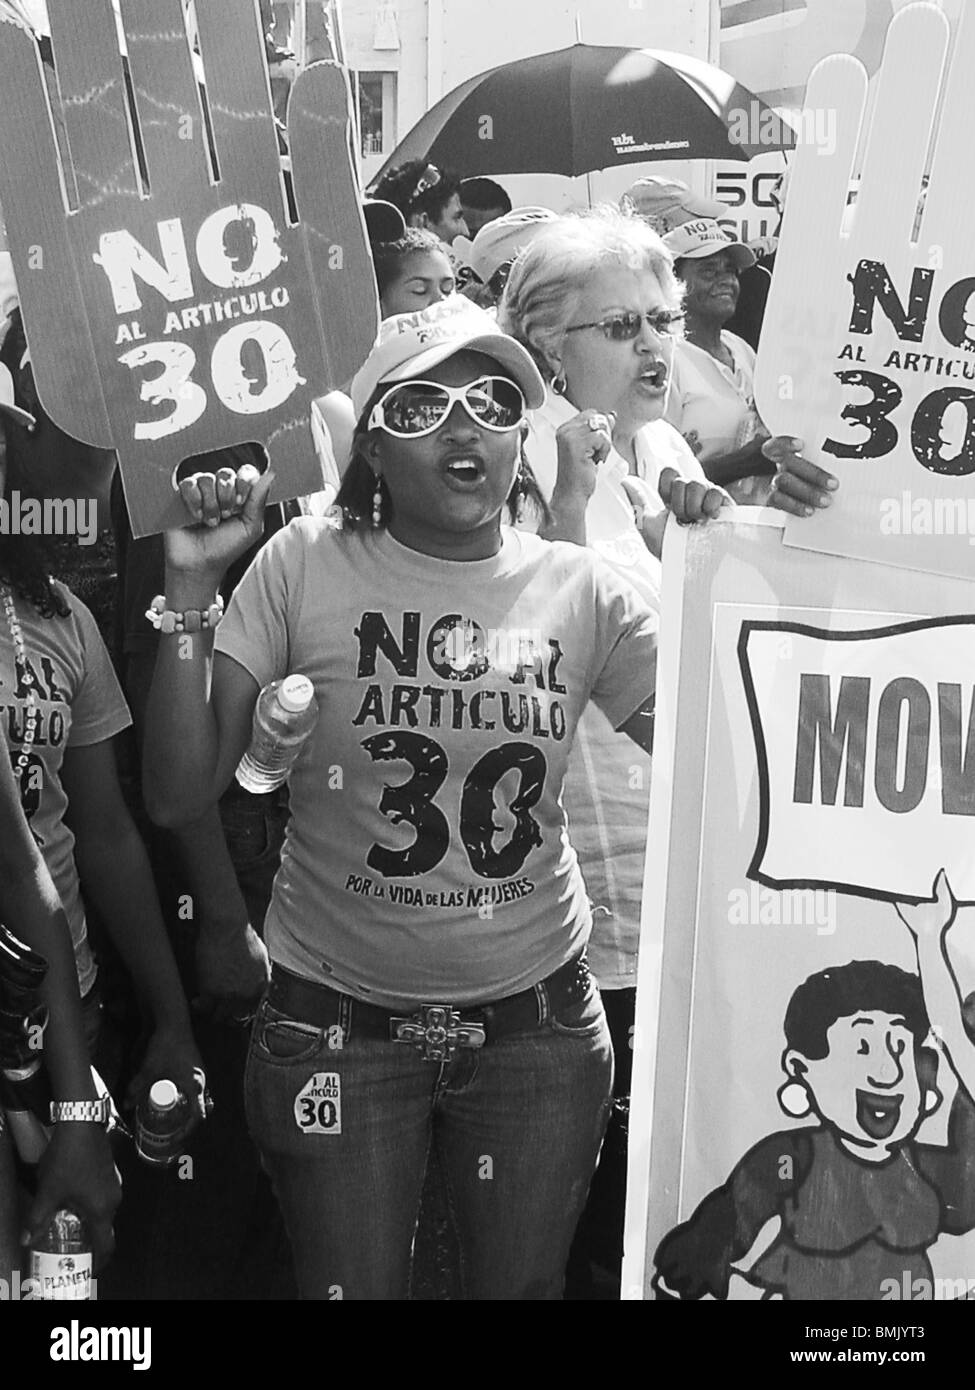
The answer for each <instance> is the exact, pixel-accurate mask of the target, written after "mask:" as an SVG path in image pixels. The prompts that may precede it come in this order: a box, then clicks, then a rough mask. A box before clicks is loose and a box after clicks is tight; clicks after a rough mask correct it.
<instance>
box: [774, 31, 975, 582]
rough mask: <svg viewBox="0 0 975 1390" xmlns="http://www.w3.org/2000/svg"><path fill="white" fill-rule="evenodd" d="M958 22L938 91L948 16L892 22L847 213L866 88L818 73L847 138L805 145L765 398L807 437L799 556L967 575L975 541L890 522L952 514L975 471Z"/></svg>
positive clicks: (817, 101) (784, 425) (827, 104)
mask: <svg viewBox="0 0 975 1390" xmlns="http://www.w3.org/2000/svg"><path fill="white" fill-rule="evenodd" d="M960 8H961V9H962V11H963V13H962V17H961V20H960V22H959V27H958V32H957V35H956V37H955V43H954V49H953V54H952V60H951V68H950V71H949V73H948V78H947V82H946V84H945V87H944V90H943V91H942V89H941V84H942V77H943V75H944V61H945V55H946V53H947V49H948V39H949V25H948V21H947V19H946V16H945V15H944V14H943V13H942V12H941V11H940V10H939V9H937V8H935V6H934V5H930V4H913V5H909V6H907V7H906V8H904V9H901V10H899V12H898V13H897V15H896V16H895V17H894V19H893V21H892V22H891V25H890V28H889V30H888V34H887V40H886V45H885V48H884V55H883V65H882V67H881V70H880V72H879V74H878V76H877V79H876V93H875V98H876V99H875V102H874V105H873V113H872V121H871V126H870V131H869V135H868V139H867V144H866V149H865V152H864V153H863V157H862V164H861V166H860V171H859V187H858V191H857V193H856V201H855V204H854V205H853V206H852V207H848V206H847V203H848V198H849V196H850V189H851V183H852V180H853V177H854V174H855V173H856V171H857V149H858V141H859V136H860V126H861V122H862V119H863V116H864V113H865V109H866V100H867V80H866V73H865V72H864V70H863V68H862V67H861V65H860V64H859V63H858V62H857V61H856V60H855V59H853V58H851V57H846V56H835V57H832V58H827V59H826V60H825V61H824V62H822V63H820V64H819V65H818V66H817V67H816V68H815V69H814V70H813V73H812V75H811V77H810V79H809V84H808V87H807V90H806V98H805V109H806V111H807V112H809V113H813V112H815V113H816V115H817V116H818V115H819V114H820V113H826V114H827V115H828V116H829V117H830V122H829V124H830V126H831V128H832V133H833V135H834V136H835V140H832V141H831V142H830V144H828V145H827V144H824V143H823V142H820V143H818V144H817V143H816V142H815V141H812V140H810V141H804V142H802V143H801V144H800V146H799V148H798V149H797V151H796V153H795V156H794V165H793V174H792V179H791V182H790V188H789V201H788V206H787V208H786V211H785V218H784V221H783V225H782V234H781V238H780V241H779V247H778V253H777V258H776V263H775V273H774V275H773V277H772V287H771V291H770V293H769V298H768V304H767V306H766V312H765V319H764V323H763V328H762V342H761V348H760V351H759V357H758V363H757V369H756V376H755V394H756V401H757V404H758V408H759V411H760V413H761V416H762V419H763V420H764V421H765V422H766V424H767V425H768V427H769V428H770V429H771V431H772V433H773V434H774V435H794V436H798V437H799V438H801V439H803V440H804V441H805V445H806V447H805V450H804V453H805V456H806V458H807V459H808V461H809V463H810V464H812V465H815V468H814V469H813V470H812V471H811V472H809V474H808V476H807V475H806V473H803V474H801V482H802V483H804V484H806V485H807V486H806V487H805V488H804V487H799V488H798V490H796V491H794V492H793V493H792V494H791V495H793V496H796V497H798V498H799V500H800V501H803V502H806V503H807V504H809V505H811V506H812V508H813V511H814V513H815V514H814V515H812V516H809V517H808V519H806V520H803V521H802V522H801V523H800V522H796V521H792V520H790V521H789V522H788V523H787V529H786V534H787V539H788V542H789V543H790V544H794V545H798V546H803V547H807V548H816V549H825V550H827V551H830V552H832V553H840V554H856V555H860V556H862V557H865V558H869V559H873V560H877V561H881V562H887V563H892V564H907V565H909V566H911V567H913V568H917V569H928V570H931V571H932V572H935V573H944V574H961V575H970V574H971V549H970V546H969V537H968V535H967V528H966V530H965V533H964V534H959V535H953V534H952V535H933V534H931V533H930V528H929V534H928V536H927V538H925V537H924V536H917V535H912V534H910V532H911V530H912V527H911V525H910V522H908V524H907V525H906V526H904V525H903V524H901V518H900V513H898V517H897V519H896V521H891V518H890V514H889V508H886V509H885V503H886V499H890V498H897V499H898V503H899V501H900V499H901V497H902V493H903V492H905V491H907V492H911V493H913V494H914V495H916V496H920V497H922V498H924V499H926V500H927V502H928V505H931V503H932V502H933V500H934V499H938V498H944V499H953V500H955V501H957V500H959V499H961V498H963V497H964V496H966V495H967V494H968V493H970V491H971V481H970V478H969V477H968V475H970V474H972V473H975V415H973V412H972V410H971V400H972V387H971V376H972V374H973V367H972V361H971V357H970V354H969V353H968V352H967V351H966V346H967V343H968V342H969V341H972V342H975V296H973V294H972V291H973V290H975V280H973V278H972V277H973V274H975V256H973V253H972V239H971V215H972V214H971V209H972V205H973V198H975V190H973V187H972V174H973V168H972V162H971V155H970V151H969V148H968V146H969V144H970V138H971V113H972V97H971V80H972V71H973V68H975V13H973V7H972V6H971V5H966V6H964V7H960ZM939 105H940V115H939V128H938V133H937V144H936V146H935V150H934V156H933V162H932V165H931V169H930V183H929V186H928V189H927V194H926V198H925V200H924V207H923V211H920V212H919V204H920V201H921V194H922V179H923V175H924V172H925V167H926V161H927V160H928V158H929V150H930V147H931V137H932V131H933V128H934V123H935V115H936V113H938V112H939ZM818 470H822V472H820V471H818ZM828 475H833V476H834V477H835V478H837V479H838V480H839V488H838V491H837V494H836V500H835V503H834V505H833V506H831V507H825V508H824V509H823V510H822V511H821V512H820V511H818V510H817V509H816V505H815V504H816V501H817V500H818V499H817V497H815V496H813V495H811V494H812V493H817V494H821V495H822V496H824V497H826V496H827V492H826V488H825V483H826V481H827V476H828ZM854 488H855V490H856V491H855V495H854ZM786 491H789V487H788V485H787V487H786ZM948 505H949V507H950V505H951V503H950V501H949V504H948ZM790 510H797V508H790ZM908 511H910V508H908ZM920 549H923V550H924V551H925V554H924V559H923V561H922V560H920V559H919V550H920Z"/></svg>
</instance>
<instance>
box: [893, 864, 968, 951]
mask: <svg viewBox="0 0 975 1390" xmlns="http://www.w3.org/2000/svg"><path fill="white" fill-rule="evenodd" d="M931 891H932V892H933V893H934V902H930V903H917V904H914V903H896V904H895V907H896V908H897V915H898V917H899V918H900V919H901V921H902V922H903V923H904V925H905V926H906V927H907V929H908V931H909V932H910V933H911V935H912V936H913V937H914V940H915V941H917V942H918V943H922V942H928V941H932V940H933V941H935V942H940V940H941V938H942V937H943V936H944V935H945V933H946V932H947V930H948V928H949V927H950V926H951V924H952V922H954V920H955V914H956V913H957V911H958V904H957V903H956V902H955V898H954V894H953V893H952V891H951V885H950V884H949V882H948V875H947V874H946V873H945V871H944V869H941V870H939V872H938V876H937V878H936V879H935V880H934V887H933V888H932V890H931Z"/></svg>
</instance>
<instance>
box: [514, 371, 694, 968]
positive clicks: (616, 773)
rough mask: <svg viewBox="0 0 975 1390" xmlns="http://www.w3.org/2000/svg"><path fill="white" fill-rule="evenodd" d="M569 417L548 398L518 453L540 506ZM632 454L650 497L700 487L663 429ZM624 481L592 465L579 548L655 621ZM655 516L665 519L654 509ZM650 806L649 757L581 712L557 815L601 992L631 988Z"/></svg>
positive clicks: (657, 427) (685, 456)
mask: <svg viewBox="0 0 975 1390" xmlns="http://www.w3.org/2000/svg"><path fill="white" fill-rule="evenodd" d="M576 414H578V412H577V411H576V409H575V407H574V406H573V405H571V404H570V403H569V402H568V401H567V400H566V399H565V398H564V397H563V396H557V395H555V394H554V393H553V392H551V391H549V392H548V394H547V397H546V400H545V404H544V405H543V406H542V407H541V409H540V410H536V411H533V412H532V416H531V424H532V431H531V434H530V435H529V438H528V442H527V444H526V446H525V447H526V452H527V455H528V461H529V463H530V464H531V465H532V471H533V472H534V474H535V477H536V479H537V480H538V485H539V488H540V489H541V491H542V494H543V496H544V497H545V499H546V501H548V500H550V499H551V496H552V492H553V490H554V488H555V480H556V476H557V472H558V453H557V446H556V442H555V432H556V430H557V429H558V428H559V426H560V425H562V424H564V423H566V422H567V421H568V420H571V419H572V417H573V416H574V415H576ZM635 446H636V447H635V452H636V461H637V475H638V476H639V477H640V478H642V479H644V481H645V482H647V483H648V484H649V485H650V487H652V488H653V490H654V491H655V492H656V491H657V489H658V487H659V483H660V475H661V473H662V472H663V470H664V469H665V468H676V469H677V471H678V472H679V473H680V474H681V476H682V477H684V478H687V479H688V480H689V481H699V482H704V481H706V479H705V477H704V473H703V471H702V469H701V465H700V464H699V463H698V461H697V459H696V458H695V457H694V455H693V454H692V453H691V450H690V449H689V448H688V446H687V444H686V443H685V442H684V440H683V439H682V438H681V436H680V435H679V434H678V433H677V431H676V430H675V429H674V428H673V427H672V426H671V425H668V424H667V423H666V421H664V420H657V421H654V422H653V423H652V424H649V425H645V426H644V428H643V429H642V430H640V432H639V434H638V435H637V436H636V440H635ZM628 472H629V469H628V467H627V463H626V460H625V459H624V458H623V457H622V455H621V454H619V453H617V451H616V450H615V449H613V450H612V451H611V452H610V454H609V455H608V456H607V458H606V459H605V460H604V461H603V462H602V463H601V464H600V465H599V468H598V470H597V474H596V487H595V490H594V492H593V495H592V497H591V498H590V500H589V505H588V507H587V508H586V538H587V543H588V546H589V547H590V548H591V549H592V550H593V551H595V552H596V554H597V555H599V556H600V558H601V559H603V560H605V561H606V562H607V563H608V564H609V565H611V566H612V568H613V569H614V570H615V572H616V573H617V574H618V575H621V576H622V577H623V578H625V579H626V580H627V582H628V583H630V584H632V585H633V587H634V588H635V589H636V591H637V592H638V593H639V595H640V597H641V598H642V599H643V600H644V601H645V602H646V603H647V604H648V605H649V606H650V607H652V608H653V610H654V611H655V612H657V611H658V610H659V605H660V577H661V569H660V561H659V560H658V559H657V557H656V556H655V555H653V554H651V552H650V551H649V550H648V549H647V547H646V544H645V542H644V540H643V537H642V536H641V535H640V532H639V531H638V530H637V527H636V523H635V521H634V519H633V508H632V506H631V504H630V500H629V498H628V497H627V495H626V493H625V491H624V490H623V484H622V480H623V479H624V478H625V477H626V476H627V474H628ZM658 508H659V510H663V503H662V502H659V501H658ZM648 510H650V511H651V513H652V508H648ZM649 800H650V756H649V754H648V753H645V752H644V751H643V749H642V748H638V747H637V746H636V744H635V743H633V741H632V740H631V739H629V738H627V736H626V735H625V734H619V733H617V732H616V730H615V729H614V728H613V726H612V725H611V724H610V723H609V721H608V720H607V719H606V717H605V715H604V714H603V713H602V711H601V710H599V709H597V708H595V707H594V706H593V705H590V706H588V708H587V709H586V710H585V712H584V714H583V716H582V719H581V720H580V721H579V729H578V732H577V733H576V738H575V743H574V744H573V746H572V751H571V753H570V755H569V771H568V774H567V776H566V779H565V808H566V814H567V816H568V819H569V835H570V838H571V840H572V843H573V845H574V846H575V849H576V852H577V854H578V855H579V862H580V864H581V865H582V874H583V877H584V879H585V881H586V890H587V892H588V894H589V898H590V902H591V906H592V914H593V924H592V935H591V936H590V938H589V960H590V963H591V965H592V969H593V973H594V974H595V976H596V979H597V980H598V981H599V984H600V986H601V987H602V988H603V989H623V988H632V987H634V986H635V985H636V966H637V943H638V941H639V935H640V904H641V899H642V890H643V869H644V860H645V858H646V848H647V816H648V809H649Z"/></svg>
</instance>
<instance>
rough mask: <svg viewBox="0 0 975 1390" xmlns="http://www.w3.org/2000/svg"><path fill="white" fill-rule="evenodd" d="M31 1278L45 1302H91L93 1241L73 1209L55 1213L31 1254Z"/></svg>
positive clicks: (37, 1294) (68, 1208)
mask: <svg viewBox="0 0 975 1390" xmlns="http://www.w3.org/2000/svg"><path fill="white" fill-rule="evenodd" d="M30 1277H31V1279H33V1280H34V1281H35V1283H34V1285H33V1287H34V1289H35V1290H36V1297H39V1298H41V1299H44V1300H50V1299H62V1298H65V1299H90V1298H91V1237H90V1236H89V1234H88V1230H87V1228H86V1226H85V1223H84V1221H82V1219H81V1217H80V1216H79V1215H78V1213H77V1212H74V1211H72V1210H71V1208H70V1207H61V1209H60V1210H59V1211H56V1212H55V1213H54V1215H53V1216H52V1217H51V1220H50V1222H49V1224H48V1227H47V1230H46V1231H45V1232H44V1234H43V1235H42V1236H41V1237H40V1239H39V1240H38V1241H37V1242H36V1244H35V1245H34V1247H33V1249H32V1250H31V1252H30Z"/></svg>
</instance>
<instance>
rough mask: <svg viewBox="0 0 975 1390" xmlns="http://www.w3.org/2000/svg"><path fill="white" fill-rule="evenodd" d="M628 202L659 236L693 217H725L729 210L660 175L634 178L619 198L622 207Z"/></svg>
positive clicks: (723, 205)
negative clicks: (631, 184) (634, 181)
mask: <svg viewBox="0 0 975 1390" xmlns="http://www.w3.org/2000/svg"><path fill="white" fill-rule="evenodd" d="M627 203H628V204H629V205H630V207H632V209H633V211H634V212H635V213H636V214H637V216H638V217H642V218H643V220H644V221H645V222H649V224H650V226H651V227H652V228H653V230H654V231H655V232H660V234H661V235H663V233H664V232H670V231H673V229H674V227H679V226H680V225H681V223H682V222H689V221H690V220H691V219H692V218H697V217H712V218H717V217H724V216H725V215H726V214H727V212H728V207H727V204H725V203H719V202H718V201H717V200H716V199H714V198H702V197H700V196H699V195H698V194H697V193H692V192H691V190H690V189H689V188H688V186H687V184H686V183H682V182H681V181H680V179H668V178H665V177H663V176H662V175H660V174H653V175H651V176H650V177H648V178H645V179H637V181H636V183H635V184H633V186H632V187H631V188H628V189H627V190H626V192H625V193H624V194H623V197H622V198H621V199H620V204H621V206H622V205H624V204H627Z"/></svg>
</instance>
